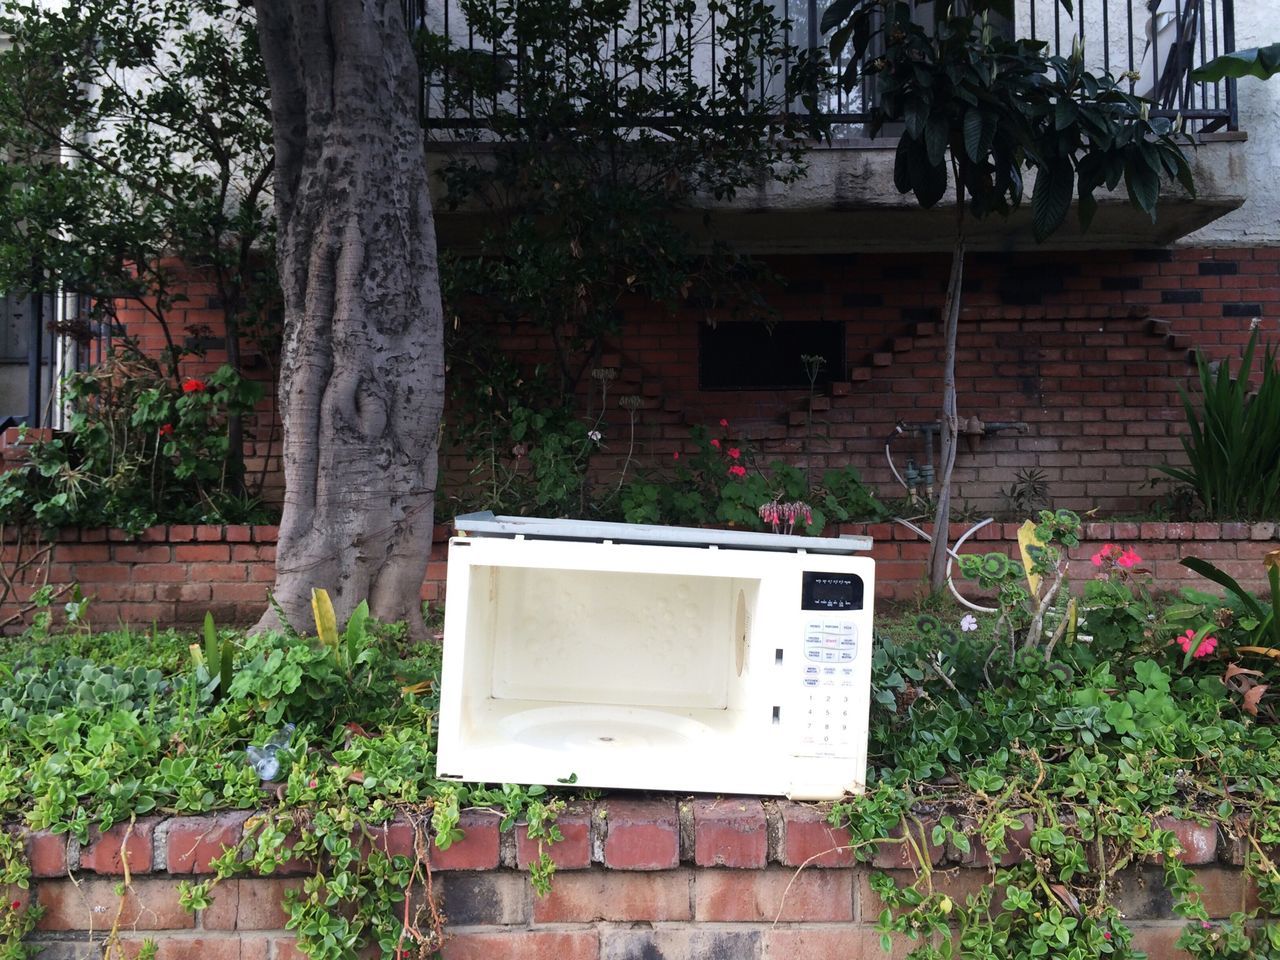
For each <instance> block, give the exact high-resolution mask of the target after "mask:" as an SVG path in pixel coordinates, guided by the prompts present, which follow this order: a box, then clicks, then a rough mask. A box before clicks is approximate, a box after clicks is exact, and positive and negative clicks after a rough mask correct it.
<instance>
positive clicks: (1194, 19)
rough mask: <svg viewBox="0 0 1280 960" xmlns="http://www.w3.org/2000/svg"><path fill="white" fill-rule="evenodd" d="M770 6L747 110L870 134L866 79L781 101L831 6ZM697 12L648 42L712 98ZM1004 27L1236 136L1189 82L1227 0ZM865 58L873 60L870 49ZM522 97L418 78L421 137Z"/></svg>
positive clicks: (1215, 88)
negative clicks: (1077, 53)
mask: <svg viewBox="0 0 1280 960" xmlns="http://www.w3.org/2000/svg"><path fill="white" fill-rule="evenodd" d="M402 2H403V4H404V7H405V13H406V20H407V21H408V23H409V24H410V26H411V28H413V29H415V31H416V32H417V35H418V37H419V40H420V41H421V40H422V38H426V37H433V38H435V42H436V43H437V44H438V45H439V44H443V43H444V42H445V41H447V45H448V46H449V47H450V48H452V49H453V50H454V51H455V52H458V51H462V52H465V53H466V54H468V55H470V56H471V57H473V58H474V62H475V63H476V64H479V65H482V69H490V70H491V71H492V72H493V74H494V76H495V77H496V76H498V75H499V74H501V75H502V76H514V77H516V78H517V79H518V77H519V75H520V72H521V71H522V70H523V69H525V64H524V62H523V60H522V53H521V50H519V49H514V50H512V49H505V48H502V49H495V47H498V46H499V45H498V44H491V43H488V42H487V41H486V40H485V39H484V38H483V37H482V33H483V31H479V32H478V31H477V30H476V28H475V27H474V26H473V25H472V24H470V23H469V22H468V18H467V17H466V15H465V13H464V12H463V9H462V8H463V5H464V3H465V2H466V0H402ZM655 2H659V3H662V2H671V0H632V3H631V7H630V13H628V14H627V16H626V17H624V18H622V19H623V21H624V22H622V23H620V24H619V25H618V27H617V28H616V29H615V30H614V33H613V42H612V43H613V47H614V48H616V47H617V45H618V44H619V43H621V42H622V41H621V40H619V32H618V31H623V32H624V33H625V31H627V30H628V29H630V28H631V27H630V24H629V23H628V22H626V21H627V20H628V18H635V19H636V21H637V22H639V20H640V13H641V11H643V10H644V7H643V6H641V5H642V4H645V3H649V4H653V3H655ZM769 2H770V3H771V4H772V5H773V10H774V12H775V14H776V21H775V22H776V26H777V29H778V30H779V31H780V36H779V37H778V38H777V39H778V41H779V44H778V45H779V48H780V49H785V50H786V51H787V53H786V55H785V57H784V62H782V63H781V64H780V65H779V66H777V68H776V69H765V68H764V64H763V62H762V63H761V70H760V71H759V72H758V74H757V75H756V76H754V77H753V78H752V81H751V84H752V88H751V90H750V91H744V93H743V96H744V97H745V96H747V95H748V94H749V95H750V96H751V97H752V98H755V102H753V103H751V104H749V106H752V107H755V108H757V110H756V114H755V115H757V116H759V115H761V114H760V110H759V108H760V107H761V106H762V105H764V104H766V103H768V104H771V105H774V106H775V107H776V106H777V105H781V108H782V109H783V110H784V111H786V112H789V113H792V114H800V113H816V114H817V115H819V116H821V117H822V119H823V120H824V121H826V122H827V123H830V124H831V125H832V128H831V129H832V130H833V132H834V135H835V136H837V137H840V136H843V137H863V136H866V135H867V129H866V126H865V125H866V122H867V120H868V119H869V110H870V106H871V104H872V102H873V98H874V88H873V86H872V84H873V83H874V80H873V79H872V80H864V81H863V83H862V84H860V85H858V86H855V87H854V88H853V89H852V90H845V89H844V88H843V87H842V86H841V85H840V84H838V83H830V84H823V85H821V92H820V93H819V94H818V96H817V100H816V102H813V101H812V100H810V101H809V102H807V103H806V102H805V101H803V100H802V99H801V98H800V97H791V98H788V96H787V95H784V94H783V91H784V89H785V88H786V84H787V80H788V78H789V77H790V76H791V75H792V73H793V71H794V69H795V67H796V65H797V63H798V62H800V61H801V60H802V59H803V58H804V57H805V54H806V51H812V50H817V49H819V48H820V47H821V45H823V44H824V43H825V42H826V38H824V37H822V36H820V35H819V33H818V25H819V23H820V21H821V19H822V14H823V12H824V11H825V9H826V7H827V6H828V4H829V3H830V2H832V0H769ZM931 8H932V4H931V3H930V4H924V5H922V7H921V8H920V11H919V16H920V17H921V18H922V21H921V22H922V23H923V22H926V20H925V19H924V18H929V17H932V11H931ZM473 9H475V8H473ZM695 9H696V11H697V12H696V13H689V14H688V15H687V16H685V15H683V14H682V16H681V17H680V18H676V19H673V21H672V23H671V25H670V26H668V25H665V24H664V25H663V26H662V28H661V30H660V31H657V32H655V33H654V34H653V35H652V37H653V43H654V47H655V51H656V50H658V49H659V48H660V50H661V51H662V52H663V53H664V55H665V54H666V53H667V51H668V45H669V44H671V45H672V46H673V47H674V46H677V45H679V47H680V49H681V50H682V51H684V55H685V61H684V63H683V66H684V68H685V69H686V70H687V71H688V75H689V78H691V79H694V80H697V79H700V80H701V82H702V83H703V84H705V86H706V87H707V89H709V90H712V91H714V89H715V86H716V84H717V82H718V81H719V80H720V78H721V74H722V66H723V63H724V61H725V59H726V57H727V53H726V49H725V47H724V44H723V38H722V34H723V31H721V30H718V24H717V19H716V17H717V15H716V12H715V8H714V5H712V8H711V9H708V7H707V5H706V4H705V2H699V3H697V4H696V8H695ZM1000 28H1001V29H1004V30H1006V31H1007V32H1008V33H1010V34H1011V35H1016V36H1020V37H1030V38H1033V39H1038V40H1043V41H1045V42H1047V43H1048V44H1049V45H1050V48H1051V49H1052V50H1053V51H1054V52H1055V53H1060V54H1066V53H1068V52H1070V51H1071V49H1072V47H1073V45H1075V44H1081V45H1082V46H1083V49H1084V55H1085V60H1086V63H1087V64H1088V66H1089V67H1090V68H1091V69H1092V70H1094V71H1095V72H1107V73H1110V74H1113V75H1115V76H1121V77H1123V79H1124V80H1125V82H1126V83H1127V84H1128V87H1129V89H1130V91H1131V92H1133V93H1135V94H1137V95H1139V96H1143V97H1146V98H1148V99H1150V100H1151V101H1153V108H1152V113H1153V114H1157V115H1165V116H1170V117H1172V116H1176V115H1181V116H1182V117H1183V118H1184V119H1185V120H1186V121H1187V123H1188V129H1189V130H1191V131H1193V132H1201V133H1203V132H1210V131H1218V130H1234V129H1236V126H1237V109H1236V88H1235V81H1234V80H1223V81H1220V82H1218V83H1201V82H1193V81H1192V80H1191V72H1192V71H1193V70H1194V69H1195V68H1196V67H1198V66H1200V65H1202V64H1204V63H1206V62H1208V61H1209V60H1212V59H1213V58H1214V57H1216V56H1218V55H1220V54H1222V53H1226V52H1230V51H1232V50H1234V49H1235V17H1234V0H1076V2H1075V4H1074V6H1073V11H1072V12H1071V13H1068V12H1067V11H1066V10H1065V9H1063V7H1062V5H1061V3H1059V2H1057V0H1018V2H1017V14H1016V19H1015V22H1013V23H1007V22H1006V23H1003V24H1001V25H1000ZM439 48H440V47H439V46H438V47H437V49H439ZM611 54H612V49H610V43H608V42H606V43H605V44H603V46H602V49H601V51H600V55H601V57H602V59H604V60H607V59H608V57H610V56H611ZM868 55H869V56H872V55H874V51H872V53H870V54H868ZM667 62H668V63H669V60H668V61H667ZM847 66H848V62H847V60H846V59H845V57H844V56H841V57H840V58H838V59H837V60H836V61H835V62H834V63H832V64H830V66H829V69H830V70H831V71H833V73H834V74H835V75H836V76H839V75H842V74H843V73H844V72H845V69H846V67H847ZM635 82H636V83H640V84H644V83H650V84H654V85H655V87H656V86H657V85H658V84H661V83H662V82H663V80H662V77H661V76H660V75H659V74H658V73H657V72H655V73H654V74H653V75H649V76H645V75H641V76H640V77H637V78H635ZM521 89H522V86H521V84H520V83H518V82H515V83H511V84H509V85H506V86H505V87H504V89H503V90H502V92H501V93H499V92H498V91H497V89H496V88H494V89H492V90H490V92H489V95H488V97H487V98H486V97H485V96H481V97H480V98H479V101H478V100H477V94H476V91H475V88H474V85H472V86H471V87H470V88H469V89H468V90H467V91H466V93H465V94H464V93H462V91H461V85H460V83H459V82H458V80H457V78H456V77H454V76H451V75H450V72H449V71H446V70H429V71H426V72H425V73H424V76H423V78H422V87H421V91H420V96H419V104H420V110H421V115H422V121H423V125H424V127H425V128H426V129H427V130H428V136H429V137H431V138H436V139H439V138H446V137H449V136H453V135H456V134H457V132H458V131H470V132H472V134H474V133H475V132H477V131H482V130H484V129H485V128H487V127H489V126H490V125H491V124H492V118H493V117H494V115H495V114H496V113H498V112H501V113H503V114H504V115H505V116H508V117H520V116H522V115H524V113H525V111H526V105H525V104H524V103H523V102H522V101H523V98H522V97H521V95H520V93H519V91H520V90H521ZM525 89H527V87H525ZM644 119H646V120H647V121H649V122H650V123H652V125H655V126H662V125H664V124H670V123H677V122H682V120H683V119H684V118H680V117H676V116H672V115H670V114H663V113H662V112H661V111H656V112H655V113H654V114H653V115H652V116H649V117H647V118H644ZM700 119H701V120H702V121H703V122H705V121H706V119H707V118H706V117H705V115H704V116H702V117H701V118H700Z"/></svg>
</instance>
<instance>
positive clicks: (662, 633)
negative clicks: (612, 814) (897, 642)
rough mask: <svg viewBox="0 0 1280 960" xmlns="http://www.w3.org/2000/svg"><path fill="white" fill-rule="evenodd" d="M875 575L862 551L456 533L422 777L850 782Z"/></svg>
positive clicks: (806, 789)
mask: <svg viewBox="0 0 1280 960" xmlns="http://www.w3.org/2000/svg"><path fill="white" fill-rule="evenodd" d="M873 572H874V565H873V564H872V561H871V560H870V559H869V558H867V557H852V556H812V555H806V554H802V553H797V552H787V551H767V550H738V549H725V548H706V547H704V548H693V547H690V546H686V545H679V546H677V545H665V544H661V543H625V542H624V543H619V542H613V541H602V542H595V541H591V542H584V541H573V540H556V539H549V538H548V539H524V538H522V537H496V536H494V537H486V536H464V537H457V538H454V540H453V541H451V544H450V554H449V570H448V586H447V595H446V603H445V641H444V666H443V671H442V679H441V705H440V715H439V748H438V754H437V769H438V775H439V776H441V777H446V778H456V779H464V780H468V781H479V782H488V783H499V782H506V783H544V784H556V783H558V782H564V781H570V780H572V781H573V782H575V783H577V784H579V785H582V786H594V787H615V788H630V789H648V790H679V791H708V792H739V793H758V794H786V795H790V796H796V797H811V798H815V799H816V798H827V797H835V796H840V795H841V794H843V793H844V792H845V791H846V790H849V789H857V788H858V786H859V785H860V784H861V783H862V780H863V777H864V767H865V752H866V713H867V706H868V701H869V679H870V654H871V619H870V618H871V610H870V608H869V605H867V604H864V599H866V598H869V597H870V596H871V590H872V589H873V586H872V579H873Z"/></svg>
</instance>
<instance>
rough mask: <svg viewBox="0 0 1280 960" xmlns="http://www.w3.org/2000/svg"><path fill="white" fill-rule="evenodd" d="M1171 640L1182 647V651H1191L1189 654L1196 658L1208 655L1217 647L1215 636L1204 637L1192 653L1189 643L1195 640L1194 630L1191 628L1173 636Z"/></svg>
mask: <svg viewBox="0 0 1280 960" xmlns="http://www.w3.org/2000/svg"><path fill="white" fill-rule="evenodd" d="M1173 642H1174V643H1176V644H1177V645H1178V646H1180V647H1181V648H1182V652H1183V653H1191V656H1192V657H1194V658H1197V659H1198V658H1200V657H1207V656H1209V654H1211V653H1213V651H1214V650H1216V649H1217V647H1218V638H1217V637H1205V638H1204V639H1203V640H1201V641H1200V644H1199V646H1197V647H1196V649H1195V652H1194V653H1192V652H1191V645H1192V644H1193V643H1195V642H1196V632H1195V631H1194V630H1191V629H1188V630H1187V632H1186V633H1184V634H1183V635H1182V636H1180V637H1174V638H1173Z"/></svg>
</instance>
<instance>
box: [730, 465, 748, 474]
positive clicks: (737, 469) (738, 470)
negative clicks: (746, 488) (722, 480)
mask: <svg viewBox="0 0 1280 960" xmlns="http://www.w3.org/2000/svg"><path fill="white" fill-rule="evenodd" d="M746 475H747V468H746V467H744V466H743V465H742V464H740V463H735V464H734V465H733V466H732V467H730V468H729V476H731V477H745V476H746Z"/></svg>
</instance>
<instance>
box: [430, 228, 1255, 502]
mask: <svg viewBox="0 0 1280 960" xmlns="http://www.w3.org/2000/svg"><path fill="white" fill-rule="evenodd" d="M769 265H770V266H771V267H772V268H773V269H774V271H775V272H776V273H778V274H779V275H781V276H782V277H784V278H785V280H786V281H787V285H786V286H785V288H782V289H778V290H772V291H769V292H768V296H767V299H768V300H769V302H770V303H771V304H772V305H773V306H774V307H775V308H776V309H777V312H778V317H777V321H778V322H779V323H786V322H788V321H790V320H801V319H825V320H836V321H843V322H845V323H846V325H847V341H846V359H847V361H848V363H847V368H846V369H845V370H843V371H841V372H840V375H839V376H838V377H837V381H836V383H835V384H833V386H832V388H831V389H830V390H828V391H827V392H826V395H824V396H822V397H820V398H819V400H818V403H817V405H816V407H817V409H816V411H815V416H814V418H813V437H814V439H813V441H812V443H810V444H808V445H807V446H808V450H809V453H810V454H811V455H812V456H811V462H812V464H813V466H814V467H816V468H819V469H821V468H823V467H826V466H843V465H846V464H851V465H853V466H855V467H857V468H858V470H859V471H860V472H861V473H862V475H863V478H864V479H865V480H867V481H869V482H871V483H872V484H874V486H875V487H876V489H877V491H878V492H879V493H881V494H882V495H884V496H886V497H899V496H901V495H902V491H901V488H900V487H898V486H897V485H896V484H895V483H893V481H892V478H891V476H890V474H889V471H888V469H887V467H886V465H885V458H884V454H883V446H884V441H885V438H886V437H887V436H888V434H889V433H890V431H891V430H892V429H893V426H894V424H895V423H896V422H897V421H899V420H903V421H907V422H912V423H915V422H922V421H929V420H934V419H936V417H937V413H938V409H939V406H940V396H939V386H938V384H939V376H940V371H941V361H942V356H941V354H942V337H941V330H940V324H939V323H938V318H939V312H940V307H941V304H942V299H943V291H944V287H945V284H946V279H947V269H948V258H947V257H945V256H940V255H910V254H893V255H871V254H856V255H854V254H850V255H841V256H803V257H802V256H793V257H778V258H775V259H773V260H771V261H770V264H769ZM965 290H966V292H965V295H964V307H965V309H964V312H963V314H962V318H961V328H960V336H959V352H958V391H959V409H960V413H961V415H962V416H963V417H966V418H967V417H970V416H977V417H979V418H980V419H982V420H983V421H997V420H1001V421H1025V422H1026V423H1027V424H1028V428H1029V429H1028V432H1027V433H1026V434H1025V435H1023V436H1017V435H1012V434H1000V435H998V436H994V437H988V438H986V439H985V440H983V441H982V443H981V444H980V446H979V448H978V450H977V452H976V453H970V452H969V451H968V450H967V449H965V448H963V447H962V450H961V453H960V455H959V458H958V461H957V464H956V473H955V481H956V484H957V487H956V497H957V500H958V501H959V502H960V503H961V504H965V503H968V504H970V505H972V507H973V508H974V509H976V510H980V511H982V512H990V511H993V510H998V509H1001V508H1002V507H1003V506H1004V505H1005V501H1004V498H1003V497H1002V496H1001V492H1000V491H1001V489H1003V488H1007V487H1008V486H1009V485H1010V484H1011V483H1012V482H1013V480H1014V474H1015V472H1016V471H1017V470H1019V469H1023V468H1039V469H1042V470H1043V471H1044V472H1045V473H1046V474H1047V475H1048V478H1049V481H1050V490H1049V492H1050V496H1051V498H1052V500H1053V503H1054V505H1055V506H1066V507H1072V508H1076V509H1082V510H1083V509H1090V508H1092V507H1100V508H1101V509H1102V510H1103V511H1104V513H1115V512H1124V511H1134V510H1138V509H1142V508H1145V507H1146V506H1148V505H1149V504H1150V502H1151V501H1152V500H1153V498H1154V497H1155V496H1156V491H1153V490H1151V489H1150V488H1148V487H1147V486H1146V485H1147V483H1148V481H1150V480H1151V479H1153V478H1155V477H1158V476H1160V473H1159V471H1158V470H1157V469H1156V468H1157V466H1158V465H1159V464H1161V463H1164V462H1165V461H1166V459H1168V458H1171V459H1173V460H1174V461H1178V460H1179V459H1180V458H1181V457H1182V450H1181V443H1180V441H1179V435H1180V434H1181V433H1182V432H1183V425H1184V422H1185V417H1184V413H1183V409H1182V402H1181V399H1180V396H1179V388H1182V387H1188V388H1189V387H1193V385H1194V383H1195V368H1194V365H1193V364H1192V363H1191V362H1190V361H1189V350H1191V349H1192V348H1201V349H1203V350H1204V351H1205V352H1206V353H1207V354H1208V355H1209V356H1210V357H1212V358H1221V357H1233V358H1238V356H1239V352H1240V345H1241V344H1243V343H1244V342H1245V340H1246V339H1247V338H1248V334H1249V323H1250V320H1251V319H1252V318H1254V317H1262V318H1264V331H1265V333H1266V334H1267V335H1269V337H1270V338H1271V340H1272V341H1273V342H1275V341H1280V248H1233V249H1205V248H1180V249H1176V250H1147V251H1115V250H1110V251H1099V252H1096V253H1087V254H1063V253H1057V254H1037V253H1029V254H1017V255H1014V254H1009V255H1003V254H1001V255H995V254H975V255H972V256H971V257H970V258H969V261H968V264H967V273H966V281H965ZM624 314H625V322H624V324H623V330H624V332H623V333H622V334H621V335H620V336H619V337H617V338H616V339H615V340H614V341H613V342H611V343H608V344H607V345H606V346H605V349H604V352H603V356H602V357H601V361H600V362H601V365H602V366H606V367H614V368H615V369H616V370H617V371H618V377H617V379H616V380H615V381H614V382H613V384H612V386H611V390H610V394H609V399H608V409H607V420H606V424H605V426H604V427H602V430H603V432H604V434H605V442H606V444H607V451H606V452H605V453H603V454H601V455H599V456H598V457H597V458H596V459H597V463H598V465H599V466H600V467H601V468H607V467H608V466H609V465H610V464H611V463H616V462H617V458H618V457H620V456H621V455H622V454H623V453H625V450H626V446H627V436H628V417H627V414H626V411H624V410H621V409H619V408H618V407H617V400H618V398H620V397H623V396H626V395H635V396H639V397H640V398H641V400H642V404H643V405H642V408H641V410H640V411H639V412H638V419H637V436H638V437H639V441H640V447H639V453H640V459H641V461H642V462H647V463H650V464H653V465H656V466H658V467H661V466H662V465H664V464H668V463H669V462H670V457H671V453H672V451H673V450H677V449H682V448H683V441H685V440H686V438H687V437H688V431H689V428H690V427H691V426H693V425H697V424H702V425H705V426H711V427H713V429H714V425H715V424H717V423H718V421H719V420H720V419H721V418H722V417H723V418H727V419H729V421H730V422H731V429H732V431H733V435H734V437H735V438H741V439H746V440H748V441H750V442H751V444H752V445H754V446H756V447H757V448H759V449H760V450H761V451H762V452H763V453H764V455H765V456H766V457H775V456H783V457H786V458H790V459H792V460H795V461H797V462H803V461H804V456H803V455H804V451H805V448H806V443H805V437H806V427H805V421H806V416H805V407H806V399H807V391H805V390H789V391H778V390H745V391H704V390H700V389H699V386H698V366H697V364H698V328H699V325H700V324H702V323H703V322H704V315H705V310H702V309H697V308H692V307H690V308H686V309H682V310H680V311H677V312H675V313H666V312H660V311H656V310H654V309H653V308H652V307H647V306H645V305H643V304H632V305H629V306H628V307H627V308H626V309H625V310H624ZM526 327H527V325H521V324H520V323H516V324H514V325H510V326H508V327H506V328H504V330H506V332H505V333H504V334H503V341H504V342H505V343H506V345H507V346H508V347H509V348H510V349H511V350H513V351H515V352H516V353H517V355H518V356H521V357H525V358H528V359H529V360H530V362H532V361H533V360H534V359H536V358H539V357H545V356H546V355H547V350H548V343H547V342H546V340H545V339H544V338H542V337H541V336H539V335H538V334H537V333H536V331H534V330H532V329H527V328H526ZM595 407H596V408H597V409H598V408H599V403H598V398H597V402H596V403H595ZM584 429H585V427H584ZM894 456H895V459H896V461H897V463H898V465H899V468H900V469H901V466H902V464H903V463H904V461H905V459H906V458H907V457H908V456H913V457H915V459H917V460H918V461H921V462H923V460H924V445H923V441H922V440H920V439H910V438H904V439H900V440H897V441H895V443H894ZM446 466H447V474H448V476H449V477H450V478H451V481H452V483H453V485H454V487H457V486H459V485H461V484H462V483H463V481H464V478H465V477H466V475H467V472H468V470H469V469H470V468H471V466H473V462H472V461H471V460H469V459H468V458H467V457H465V456H462V455H460V454H458V455H454V456H452V457H450V458H448V459H447V460H446Z"/></svg>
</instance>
